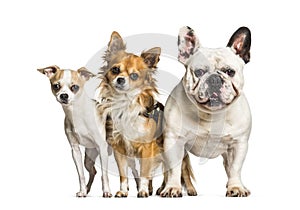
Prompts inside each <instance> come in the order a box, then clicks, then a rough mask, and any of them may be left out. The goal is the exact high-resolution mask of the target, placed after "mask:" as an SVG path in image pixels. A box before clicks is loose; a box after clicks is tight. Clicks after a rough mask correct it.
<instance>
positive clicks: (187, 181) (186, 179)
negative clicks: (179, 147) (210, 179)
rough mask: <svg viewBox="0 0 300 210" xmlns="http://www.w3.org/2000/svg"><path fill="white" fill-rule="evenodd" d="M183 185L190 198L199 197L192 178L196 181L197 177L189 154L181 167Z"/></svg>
mask: <svg viewBox="0 0 300 210" xmlns="http://www.w3.org/2000/svg"><path fill="white" fill-rule="evenodd" d="M181 167H182V168H181V172H182V174H181V185H182V186H183V187H184V188H185V189H186V191H187V194H188V195H189V196H195V195H197V191H196V189H195V187H194V185H193V183H192V180H191V178H192V179H193V180H194V181H195V176H194V173H193V169H192V165H191V162H190V157H189V154H188V153H186V156H185V157H184V158H183V161H182V166H181Z"/></svg>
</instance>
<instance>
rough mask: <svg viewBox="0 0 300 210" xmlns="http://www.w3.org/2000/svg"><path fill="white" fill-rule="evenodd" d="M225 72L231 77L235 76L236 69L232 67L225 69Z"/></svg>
mask: <svg viewBox="0 0 300 210" xmlns="http://www.w3.org/2000/svg"><path fill="white" fill-rule="evenodd" d="M223 72H224V73H225V74H227V75H228V76H230V77H234V75H235V71H234V70H233V69H230V68H228V69H224V70H223Z"/></svg>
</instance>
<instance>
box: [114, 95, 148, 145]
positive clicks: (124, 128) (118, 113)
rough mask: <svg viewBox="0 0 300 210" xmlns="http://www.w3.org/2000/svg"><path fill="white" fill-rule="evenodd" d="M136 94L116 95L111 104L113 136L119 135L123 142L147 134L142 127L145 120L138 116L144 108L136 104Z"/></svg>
mask: <svg viewBox="0 0 300 210" xmlns="http://www.w3.org/2000/svg"><path fill="white" fill-rule="evenodd" d="M138 94H139V91H137V90H136V91H131V92H128V93H126V94H122V95H116V96H115V97H114V98H113V101H112V104H111V117H112V120H113V122H114V133H113V135H119V134H121V135H122V137H123V139H124V140H125V141H133V140H135V139H139V138H141V137H143V136H145V134H147V130H145V129H144V126H143V125H144V123H145V122H146V118H145V117H143V116H140V114H142V113H143V112H144V111H145V108H144V107H142V106H141V105H139V104H138V103H137V101H136V97H137V95H138Z"/></svg>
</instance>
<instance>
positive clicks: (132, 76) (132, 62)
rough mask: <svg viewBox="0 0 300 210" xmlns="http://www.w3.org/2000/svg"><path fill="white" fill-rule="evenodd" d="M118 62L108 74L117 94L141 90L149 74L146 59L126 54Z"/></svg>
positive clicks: (107, 76)
mask: <svg viewBox="0 0 300 210" xmlns="http://www.w3.org/2000/svg"><path fill="white" fill-rule="evenodd" d="M117 60H118V61H116V62H115V63H114V64H113V65H112V67H111V68H110V69H109V71H108V72H107V74H106V78H107V79H108V81H109V83H110V85H111V86H112V87H113V88H114V89H115V90H116V91H117V92H128V91H132V90H135V89H138V88H141V87H142V86H143V85H144V81H145V80H146V78H147V74H149V72H148V66H147V65H146V63H145V62H144V59H143V58H141V57H139V56H136V55H133V54H125V56H124V57H122V58H119V59H117Z"/></svg>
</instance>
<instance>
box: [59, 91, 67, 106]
mask: <svg viewBox="0 0 300 210" xmlns="http://www.w3.org/2000/svg"><path fill="white" fill-rule="evenodd" d="M59 101H60V103H62V104H68V103H69V95H68V94H67V93H62V94H60V95H59Z"/></svg>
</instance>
